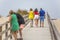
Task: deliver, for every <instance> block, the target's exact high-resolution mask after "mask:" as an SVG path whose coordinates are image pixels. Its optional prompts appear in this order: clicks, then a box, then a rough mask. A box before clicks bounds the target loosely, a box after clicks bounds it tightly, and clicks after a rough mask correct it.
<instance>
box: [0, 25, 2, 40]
mask: <svg viewBox="0 0 60 40" xmlns="http://www.w3.org/2000/svg"><path fill="white" fill-rule="evenodd" d="M0 32H2V26H0ZM0 40H2V36H0Z"/></svg>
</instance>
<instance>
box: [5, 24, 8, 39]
mask: <svg viewBox="0 0 60 40" xmlns="http://www.w3.org/2000/svg"><path fill="white" fill-rule="evenodd" d="M6 29H8V23H7V24H6ZM5 36H6V37H7V36H8V32H6V34H5ZM6 40H8V39H6Z"/></svg>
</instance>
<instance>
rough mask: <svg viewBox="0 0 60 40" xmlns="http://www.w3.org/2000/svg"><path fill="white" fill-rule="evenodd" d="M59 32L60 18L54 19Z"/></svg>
mask: <svg viewBox="0 0 60 40" xmlns="http://www.w3.org/2000/svg"><path fill="white" fill-rule="evenodd" d="M53 22H54V24H55V26H56V28H57V30H58V32H59V33H60V19H56V20H53Z"/></svg>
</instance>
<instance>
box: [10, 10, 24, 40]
mask: <svg viewBox="0 0 60 40" xmlns="http://www.w3.org/2000/svg"><path fill="white" fill-rule="evenodd" d="M9 14H10V16H9V22H10V23H11V33H12V35H13V37H14V39H15V40H18V39H17V33H18V31H19V33H20V39H21V40H23V38H22V29H23V28H24V24H25V22H24V18H23V17H22V16H21V15H20V14H19V13H15V12H13V10H10V12H9Z"/></svg>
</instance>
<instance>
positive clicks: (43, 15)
mask: <svg viewBox="0 0 60 40" xmlns="http://www.w3.org/2000/svg"><path fill="white" fill-rule="evenodd" d="M39 14H40V27H44V18H45V11H44V10H43V9H42V8H40V11H39Z"/></svg>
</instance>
